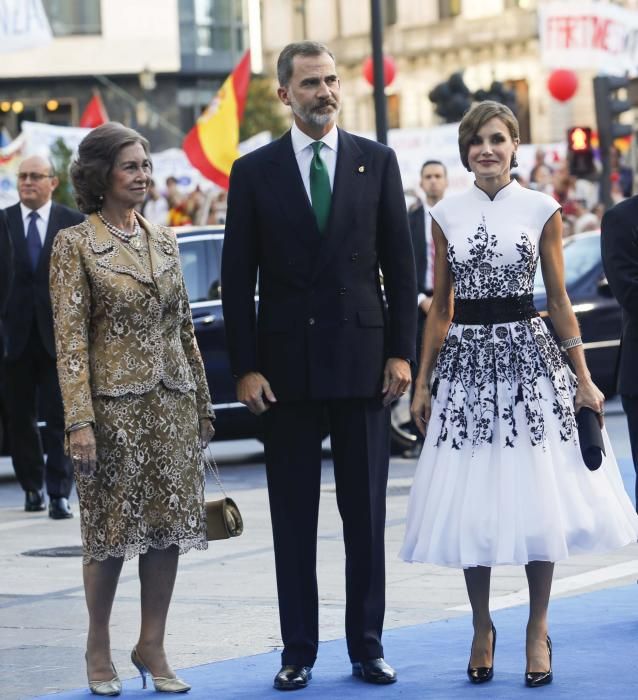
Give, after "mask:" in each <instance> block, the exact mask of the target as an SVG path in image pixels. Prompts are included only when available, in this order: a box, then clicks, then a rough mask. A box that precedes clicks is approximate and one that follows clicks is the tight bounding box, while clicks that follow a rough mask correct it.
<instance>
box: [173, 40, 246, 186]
mask: <svg viewBox="0 0 638 700" xmlns="http://www.w3.org/2000/svg"><path fill="white" fill-rule="evenodd" d="M249 83H250V51H246V53H245V54H244V56H243V57H242V59H241V61H240V62H239V63H238V64H237V65H236V66H235V69H234V70H233V72H232V73H231V74H230V75H229V76H228V78H226V81H225V82H224V84H223V85H222V86H221V88H220V89H219V92H218V93H217V94H216V95H215V96H214V97H213V99H212V101H211V103H210V105H209V106H208V108H207V109H206V111H205V112H204V113H203V114H202V116H201V117H200V118H199V119H198V120H197V123H196V124H195V126H194V127H193V128H192V129H191V130H190V131H189V132H188V134H186V138H185V139H184V143H183V144H182V148H183V149H184V153H186V155H187V156H188V159H189V160H190V162H191V163H192V164H193V165H194V166H195V167H196V168H197V169H198V170H199V171H200V172H201V173H202V175H204V177H207V178H208V179H209V180H212V181H213V182H214V183H216V184H218V185H219V186H220V187H223V188H224V189H228V176H229V175H230V168H231V166H232V164H233V162H234V161H235V159H236V158H239V151H238V150H237V146H238V145H239V124H240V122H241V119H242V117H243V116H244V106H245V104H246V95H247V93H248V84H249Z"/></svg>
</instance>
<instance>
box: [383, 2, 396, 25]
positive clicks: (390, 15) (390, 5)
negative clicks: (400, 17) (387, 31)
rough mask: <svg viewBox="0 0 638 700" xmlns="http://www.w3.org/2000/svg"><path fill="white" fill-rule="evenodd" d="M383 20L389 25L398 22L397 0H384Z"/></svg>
mask: <svg viewBox="0 0 638 700" xmlns="http://www.w3.org/2000/svg"><path fill="white" fill-rule="evenodd" d="M383 20H384V22H385V23H386V25H387V26H390V25H392V24H396V23H397V0H385V1H384V3H383Z"/></svg>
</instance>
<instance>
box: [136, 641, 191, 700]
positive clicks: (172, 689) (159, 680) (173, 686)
mask: <svg viewBox="0 0 638 700" xmlns="http://www.w3.org/2000/svg"><path fill="white" fill-rule="evenodd" d="M131 661H132V662H133V665H134V666H135V668H137V670H138V671H139V672H140V676H142V688H146V674H147V673H148V674H150V676H151V679H152V681H153V685H154V686H155V690H156V691H157V692H158V693H186V692H187V691H189V690H190V689H191V687H190V685H188V683H186V681H183V680H182V679H181V678H177V676H175V678H164V677H162V676H154V675H153V674H152V673H151V672H150V671H149V670H148V666H147V665H146V664H145V663H144V662H143V661H142V659H141V658H140V655H139V654H138V653H137V647H133V651H132V652H131Z"/></svg>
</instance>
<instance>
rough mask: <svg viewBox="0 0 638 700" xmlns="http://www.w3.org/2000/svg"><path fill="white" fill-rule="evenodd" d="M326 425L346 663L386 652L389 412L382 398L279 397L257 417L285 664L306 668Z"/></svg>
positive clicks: (312, 628)
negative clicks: (341, 570)
mask: <svg viewBox="0 0 638 700" xmlns="http://www.w3.org/2000/svg"><path fill="white" fill-rule="evenodd" d="M326 426H328V427H329V429H330V439H331V445H332V455H333V461H334V476H335V484H336V492H337V506H338V509H339V514H340V516H341V520H342V525H343V538H344V544H345V575H346V620H345V626H346V640H347V645H348V654H349V656H350V659H351V661H362V660H366V659H374V658H379V657H382V656H383V647H382V645H381V634H382V628H383V617H384V614H385V547H384V534H385V532H384V531H385V506H386V487H387V481H388V464H389V454H390V413H389V409H388V408H386V407H384V406H383V405H382V403H381V399H379V398H375V399H332V400H323V401H322V400H309V401H290V402H284V401H282V402H281V403H276V404H273V405H272V406H271V407H270V409H269V410H268V411H267V412H266V413H265V414H264V444H265V454H266V473H267V478H268V495H269V500H270V514H271V520H272V528H273V540H274V549H275V568H276V572H277V591H278V597H279V617H280V623H281V635H282V639H283V643H284V649H283V652H282V657H281V658H282V664H283V665H287V664H295V665H304V666H312V665H313V663H314V661H315V658H316V656H317V647H318V641H319V631H318V616H319V599H318V590H317V566H316V560H317V520H318V515H319V492H320V487H321V441H322V437H323V435H324V434H325V428H326Z"/></svg>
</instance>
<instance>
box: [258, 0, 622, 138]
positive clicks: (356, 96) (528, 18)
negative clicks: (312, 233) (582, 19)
mask: <svg viewBox="0 0 638 700" xmlns="http://www.w3.org/2000/svg"><path fill="white" fill-rule="evenodd" d="M542 2H543V0H481V1H480V2H477V0H428V1H427V2H426V1H425V0H419V1H416V0H381V3H382V6H383V12H384V24H385V27H384V50H385V52H386V54H387V55H390V56H392V57H393V58H394V60H395V63H396V69H397V70H396V78H395V79H394V81H393V82H392V84H391V85H389V86H388V87H387V88H386V94H387V96H388V121H389V125H390V127H395V128H396V127H402V128H410V127H430V126H434V125H436V124H439V123H441V119H440V118H439V117H437V115H436V114H435V111H434V105H433V104H432V102H431V101H430V100H429V97H428V95H429V93H430V91H431V90H432V89H433V88H434V87H435V86H436V85H437V84H438V83H441V82H444V81H446V80H447V79H448V78H449V77H450V75H451V74H453V73H455V72H458V71H461V72H462V73H463V79H464V82H465V84H466V85H467V86H468V88H469V89H470V90H471V91H472V92H474V91H476V90H479V89H486V90H487V89H489V87H490V86H491V84H492V83H493V82H494V81H498V82H501V83H503V84H504V86H505V87H507V88H509V89H512V90H514V92H515V93H516V97H517V103H518V117H519V121H520V122H521V131H522V134H521V135H522V138H523V141H525V142H529V143H537V144H539V143H551V142H556V141H563V140H564V139H565V134H566V130H567V129H568V128H569V126H572V125H573V124H575V123H578V124H583V125H589V126H595V115H594V101H593V94H592V81H591V79H592V77H593V73H592V72H590V71H580V72H579V89H578V91H577V93H576V95H575V96H574V97H573V98H572V99H571V100H569V101H568V102H565V103H561V102H558V101H556V100H555V99H553V98H552V97H551V95H550V93H549V91H548V89H547V79H548V76H549V71H548V70H547V69H546V68H544V67H543V65H542V64H541V60H540V53H539V29H538V26H539V22H538V12H537V10H538V7H539V5H540V4H542ZM617 4H621V5H623V6H626V7H627V6H629V7H634V6H635V5H636V2H635V1H634V0H630V1H628V2H620V3H617ZM263 35H264V51H265V66H266V67H267V68H268V69H269V70H272V71H273V74H274V68H273V66H274V63H275V61H276V57H277V54H278V52H279V51H280V50H281V48H282V47H283V46H284V45H285V44H287V43H288V42H290V41H298V40H300V39H302V38H309V39H313V40H317V41H322V42H324V43H326V44H328V45H329V46H330V47H331V49H333V51H334V53H335V56H336V57H337V62H338V68H339V74H340V77H341V82H342V86H343V112H342V116H341V122H342V124H343V125H344V127H346V128H349V129H352V130H354V131H359V132H366V131H367V132H373V131H374V106H373V100H372V88H371V86H370V85H369V84H368V82H367V81H366V80H365V79H364V77H363V75H362V64H363V62H364V60H365V59H366V58H367V57H368V56H369V55H370V52H371V48H370V2H369V0H263Z"/></svg>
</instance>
